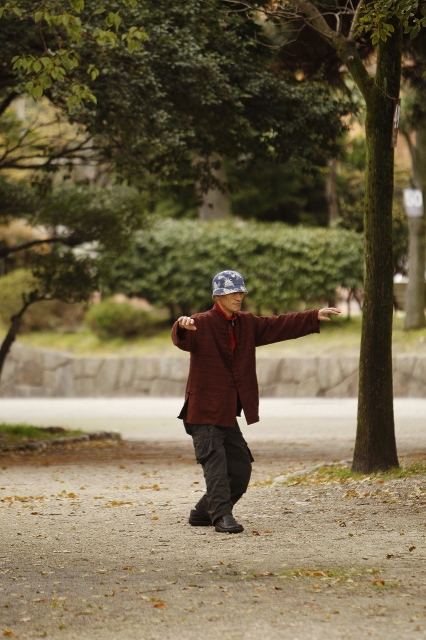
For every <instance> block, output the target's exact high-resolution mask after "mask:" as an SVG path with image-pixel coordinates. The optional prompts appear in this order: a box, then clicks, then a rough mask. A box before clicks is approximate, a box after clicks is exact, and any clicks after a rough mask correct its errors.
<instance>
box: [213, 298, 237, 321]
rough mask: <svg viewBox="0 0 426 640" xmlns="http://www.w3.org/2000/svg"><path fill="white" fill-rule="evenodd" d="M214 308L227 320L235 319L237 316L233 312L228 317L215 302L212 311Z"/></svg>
mask: <svg viewBox="0 0 426 640" xmlns="http://www.w3.org/2000/svg"><path fill="white" fill-rule="evenodd" d="M215 309H216V311H217V312H218V313H219V314H220V315H221V316H222V317H223V318H225V320H226V321H227V322H231V320H236V318H237V314H236V313H235V312H234V313H233V315H232V317H231V318H228V316H227V315H226V313H225V312H224V311H222V309H221V308H220V306H219V305H218V303H217V302H215V303H214V306H213V309H212V311H214V310H215Z"/></svg>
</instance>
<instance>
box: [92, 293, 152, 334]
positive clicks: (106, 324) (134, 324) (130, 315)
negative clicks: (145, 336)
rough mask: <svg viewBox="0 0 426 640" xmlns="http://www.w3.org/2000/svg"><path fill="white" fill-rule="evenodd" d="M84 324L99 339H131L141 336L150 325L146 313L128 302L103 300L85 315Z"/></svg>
mask: <svg viewBox="0 0 426 640" xmlns="http://www.w3.org/2000/svg"><path fill="white" fill-rule="evenodd" d="M85 319H86V322H87V324H88V325H89V327H90V328H91V329H92V331H93V333H94V334H96V335H97V336H98V337H99V338H114V337H117V336H121V337H123V338H132V337H135V336H138V335H141V334H142V333H144V332H145V331H146V329H147V328H148V327H149V326H150V325H151V324H152V320H151V318H150V315H149V313H148V312H147V311H145V310H143V309H138V308H136V307H134V306H133V305H132V304H130V303H129V302H115V301H114V300H103V301H102V302H101V303H100V304H97V305H93V306H92V307H91V308H90V309H89V311H88V312H87V313H86V318H85Z"/></svg>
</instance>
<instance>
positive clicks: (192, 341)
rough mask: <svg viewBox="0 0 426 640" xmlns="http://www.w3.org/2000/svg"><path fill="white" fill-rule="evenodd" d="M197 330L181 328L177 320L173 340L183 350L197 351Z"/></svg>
mask: <svg viewBox="0 0 426 640" xmlns="http://www.w3.org/2000/svg"><path fill="white" fill-rule="evenodd" d="M197 333H198V330H197V331H191V330H188V329H181V328H180V327H179V323H178V321H177V320H176V322H175V323H174V325H173V327H172V340H173V344H174V345H175V346H176V347H178V349H182V351H191V352H192V353H194V352H195V350H196V348H197Z"/></svg>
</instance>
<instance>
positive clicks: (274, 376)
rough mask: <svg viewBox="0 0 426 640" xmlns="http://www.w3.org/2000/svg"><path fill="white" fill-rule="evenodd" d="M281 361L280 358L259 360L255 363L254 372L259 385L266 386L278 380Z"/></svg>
mask: <svg viewBox="0 0 426 640" xmlns="http://www.w3.org/2000/svg"><path fill="white" fill-rule="evenodd" d="M282 360H283V359H282V358H260V359H259V360H258V361H257V366H256V370H257V379H258V381H259V384H261V385H268V384H272V383H274V382H278V380H280V370H281V368H282V366H283V363H282ZM284 360H285V359H284Z"/></svg>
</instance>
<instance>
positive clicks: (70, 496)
mask: <svg viewBox="0 0 426 640" xmlns="http://www.w3.org/2000/svg"><path fill="white" fill-rule="evenodd" d="M67 497H68V498H76V495H75V493H69V494H68V496H67Z"/></svg>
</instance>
